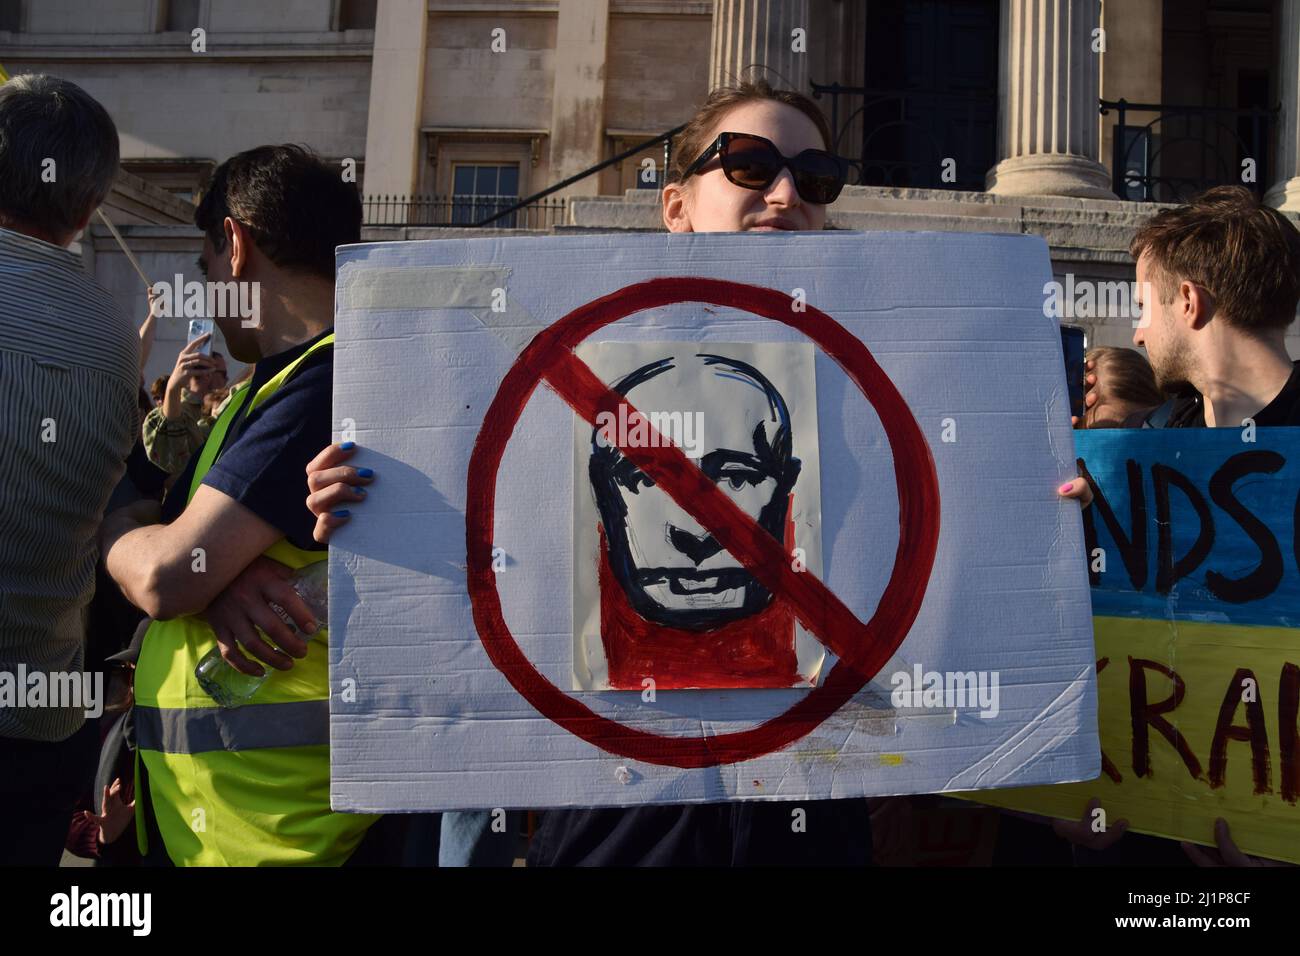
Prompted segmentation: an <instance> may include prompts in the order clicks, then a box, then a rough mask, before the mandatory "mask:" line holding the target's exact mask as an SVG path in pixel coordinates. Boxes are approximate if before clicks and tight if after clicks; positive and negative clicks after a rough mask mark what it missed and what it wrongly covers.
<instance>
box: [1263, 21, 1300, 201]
mask: <svg viewBox="0 0 1300 956" xmlns="http://www.w3.org/2000/svg"><path fill="white" fill-rule="evenodd" d="M1278 46H1279V56H1278V60H1279V62H1278V70H1279V73H1278V77H1279V82H1278V93H1279V94H1280V99H1281V100H1282V113H1281V116H1280V117H1279V126H1278V131H1277V181H1276V182H1274V183H1273V185H1272V186H1271V187H1269V190H1268V192H1266V193H1265V194H1264V202H1266V203H1268V204H1269V205H1270V206H1273V207H1275V208H1277V209H1285V210H1287V211H1288V212H1300V103H1297V97H1300V0H1282V32H1281V33H1280V34H1279V36H1278Z"/></svg>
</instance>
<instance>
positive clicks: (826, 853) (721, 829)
mask: <svg viewBox="0 0 1300 956" xmlns="http://www.w3.org/2000/svg"><path fill="white" fill-rule="evenodd" d="M830 145H831V131H830V128H829V126H828V124H827V122H826V119H825V117H824V116H822V114H821V111H820V110H819V109H818V108H817V105H816V104H815V103H813V102H812V101H811V100H810V99H808V98H807V97H805V96H803V95H801V94H799V93H794V92H789V91H784V90H773V89H772V88H771V87H770V86H768V85H767V84H766V83H764V82H761V81H760V82H754V83H750V82H746V83H742V84H740V85H739V86H736V87H723V88H719V89H716V90H714V91H713V92H712V93H710V94H709V96H708V98H707V99H706V100H705V102H704V104H703V106H701V107H700V109H699V110H698V111H697V112H696V114H695V116H694V117H693V118H692V119H691V121H690V122H689V123H688V124H687V125H686V127H685V128H684V129H683V131H682V133H681V134H680V135H679V136H678V138H677V141H676V143H675V144H674V148H675V152H674V159H673V164H672V167H671V168H670V169H669V170H668V174H667V185H665V187H664V190H663V195H662V203H663V208H662V214H663V222H664V225H665V227H666V228H667V229H668V230H669V231H670V232H774V231H796V232H810V231H821V230H822V229H824V228H825V226H826V207H827V206H828V205H829V204H830V203H832V202H834V201H835V199H836V198H837V197H838V196H839V194H840V191H841V190H842V189H843V187H844V184H845V179H846V176H847V163H846V162H845V161H844V160H843V159H842V158H841V157H839V156H836V155H834V154H833V153H832V152H829V147H830ZM354 451H355V446H354V445H353V444H352V443H351V442H346V443H344V444H343V445H332V446H330V447H329V448H327V449H325V450H324V451H322V452H321V454H320V455H318V456H317V458H316V459H315V461H313V462H312V464H311V466H309V469H308V487H309V488H310V489H311V491H312V494H311V495H310V496H309V497H308V499H307V506H308V508H310V509H311V510H312V512H313V513H314V514H315V515H316V516H317V522H316V538H317V540H319V541H326V540H328V538H329V535H330V533H331V532H332V531H333V529H334V528H337V527H339V526H340V525H342V524H343V523H345V522H346V521H347V520H348V518H349V512H348V511H347V510H346V507H347V503H348V502H354V501H361V500H363V498H364V494H365V492H364V490H363V489H360V488H359V487H357V486H361V485H367V484H369V483H370V482H371V481H373V480H374V475H373V472H372V471H370V470H369V469H355V468H352V467H349V466H346V465H343V464H342V462H344V461H345V460H346V459H347V458H349V457H350V456H351V455H352V454H353V452H354ZM1059 491H1060V493H1061V494H1062V495H1064V496H1067V497H1076V498H1083V497H1085V496H1086V493H1087V485H1086V483H1085V482H1084V481H1083V480H1082V479H1075V480H1074V481H1072V482H1070V483H1068V484H1066V485H1063V486H1062V487H1061V488H1060V489H1059ZM484 816H486V814H485V815H484ZM492 838H493V834H491V833H490V832H487V830H486V828H485V829H484V832H483V837H482V839H483V840H491V839H492ZM507 839H510V840H513V837H511V836H507ZM512 848H513V845H512V844H511V849H512ZM870 862H871V826H870V819H869V815H868V810H867V801H866V800H863V799H848V800H802V801H798V802H797V803H789V802H754V801H734V802H729V803H718V804H702V805H691V806H647V807H634V808H631V809H594V810H561V811H547V812H546V813H544V814H543V817H542V822H541V826H540V829H539V830H538V832H537V833H536V834H535V836H534V839H533V841H532V844H531V847H530V850H529V863H530V864H532V865H575V864H582V865H635V864H650V865H713V866H727V865H753V864H783V863H784V864H799V863H805V864H823V865H825V864H831V865H834V864H840V865H865V864H868V863H870Z"/></svg>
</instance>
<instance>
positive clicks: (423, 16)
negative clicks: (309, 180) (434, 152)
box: [365, 0, 429, 196]
mask: <svg viewBox="0 0 1300 956" xmlns="http://www.w3.org/2000/svg"><path fill="white" fill-rule="evenodd" d="M428 7H429V4H428V0H384V2H383V3H381V4H379V6H378V12H377V13H376V14H375V51H374V59H373V60H372V61H371V66H370V112H369V115H368V116H367V119H366V169H365V193H366V195H388V196H410V195H412V194H413V193H414V192H415V191H416V189H417V188H419V187H418V184H419V181H420V120H421V115H422V109H423V105H424V55H425V53H424V51H425V42H426V39H427V37H428V32H429V9H428Z"/></svg>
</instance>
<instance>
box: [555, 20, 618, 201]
mask: <svg viewBox="0 0 1300 956" xmlns="http://www.w3.org/2000/svg"><path fill="white" fill-rule="evenodd" d="M608 40H609V0H560V15H559V20H558V22H557V24H556V29H555V85H554V87H553V93H552V96H551V137H550V140H551V141H550V151H551V155H550V170H549V178H550V181H551V182H552V183H558V182H560V181H561V180H564V179H568V178H569V177H570V176H573V175H576V174H577V173H580V172H582V171H583V170H584V169H588V168H590V167H592V166H595V165H596V164H597V163H599V162H600V161H601V160H602V159H604V140H605V56H606V45H607V43H608ZM599 192H600V175H599V174H595V175H592V176H588V177H587V178H586V179H582V180H579V181H578V182H576V183H574V184H573V185H572V186H570V187H568V188H567V189H564V190H561V191H560V192H559V193H558V194H557V195H559V196H574V195H577V196H594V195H596V194H597V193H599Z"/></svg>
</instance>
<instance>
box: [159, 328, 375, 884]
mask: <svg viewBox="0 0 1300 956" xmlns="http://www.w3.org/2000/svg"><path fill="white" fill-rule="evenodd" d="M333 343H334V335H333V333H331V334H329V335H326V336H324V337H323V338H322V339H321V340H320V341H319V342H316V343H314V344H313V345H312V347H311V348H309V349H308V350H307V351H306V352H304V353H303V354H302V355H301V356H299V357H298V358H297V359H295V360H294V361H293V362H291V363H289V365H287V366H285V368H284V369H282V370H281V371H280V372H279V374H277V375H276V376H274V377H273V378H271V379H270V380H269V381H268V382H267V383H266V384H265V385H263V386H262V387H261V388H260V389H258V391H257V394H256V395H254V396H252V399H251V401H250V400H249V394H248V393H249V383H247V382H245V383H242V384H241V385H239V386H237V388H236V390H234V391H232V394H231V397H230V401H229V402H228V403H227V405H226V409H225V411H223V412H222V414H221V417H220V418H218V419H217V421H216V423H215V424H214V425H213V427H212V431H211V432H210V433H209V435H208V440H207V441H206V442H205V443H204V445H203V447H202V449H200V451H199V460H198V463H197V464H196V466H195V469H194V478H193V481H192V482H191V483H190V488H189V493H188V497H187V499H186V500H187V502H188V500H189V499H192V498H193V497H194V493H195V492H196V491H197V490H198V488H199V484H200V483H201V482H202V481H203V476H204V475H206V474H207V473H208V470H209V469H210V468H211V467H212V464H213V462H215V461H216V459H217V457H218V455H219V454H220V451H221V443H222V441H223V440H224V438H225V436H226V433H227V432H228V431H229V429H230V428H231V426H232V425H233V424H234V422H235V421H236V420H237V419H238V417H239V415H240V412H241V410H243V406H244V405H245V404H247V405H248V412H251V411H252V410H253V409H254V408H256V407H257V406H258V405H260V404H261V403H262V402H264V401H266V399H267V398H268V397H270V396H271V395H272V394H274V392H275V391H276V390H277V389H279V388H280V387H281V386H282V385H284V383H285V382H286V381H288V379H289V378H290V377H291V376H292V375H293V374H294V373H295V372H296V371H297V370H298V368H299V366H300V365H301V364H302V363H303V361H305V360H306V358H307V357H308V356H309V355H311V354H313V353H314V352H316V351H318V350H320V349H323V348H328V347H330V346H332V345H333ZM305 487H306V486H305V482H304V494H303V496H304V497H306V491H305ZM264 554H265V555H266V556H267V557H268V558H272V559H274V560H276V561H279V562H280V563H282V564H287V565H288V566H289V567H291V568H295V569H296V568H302V567H305V566H306V565H308V564H313V563H315V562H317V561H324V560H326V558H327V557H328V554H327V553H326V552H323V551H305V550H303V549H301V548H296V547H294V546H293V545H291V544H289V542H288V541H287V540H286V539H284V538H281V539H280V540H279V541H277V542H276V543H275V544H273V545H271V547H269V548H267V550H266V551H265V552H264ZM328 634H329V632H328V630H327V629H326V628H322V629H321V630H319V631H317V632H316V633H315V634H313V635H312V636H311V638H310V640H309V641H308V645H307V646H308V649H307V656H306V657H305V658H304V659H302V660H299V661H295V662H294V665H293V668H292V670H288V671H272V673H271V677H270V678H269V679H268V680H267V681H266V683H265V684H263V685H262V687H261V688H260V689H259V690H258V692H257V695H256V697H254V699H253V701H252V702H251V703H248V704H245V705H243V706H242V707H236V708H222V707H218V706H217V703H216V701H214V700H213V699H212V698H211V697H209V696H208V694H207V692H206V691H204V690H203V688H202V687H200V686H199V683H198V680H197V679H196V678H195V676H194V669H195V667H197V666H198V663H199V661H200V660H201V659H202V658H203V656H204V655H205V654H207V653H208V651H209V650H211V649H212V648H213V647H214V646H215V645H216V636H215V635H214V634H213V632H212V629H211V628H210V627H209V626H208V622H207V619H206V618H205V617H204V616H203V615H202V614H189V615H185V616H183V617H178V618H175V619H173V620H170V621H154V622H153V623H152V624H151V625H150V626H149V630H148V632H147V633H146V634H145V639H144V643H143V645H142V646H141V648H140V659H139V661H138V663H137V665H136V671H135V711H134V719H135V733H136V745H137V749H136V754H137V759H138V760H143V761H144V765H145V769H146V770H147V771H148V784H147V785H148V793H147V794H143V795H142V794H141V792H140V787H139V773H138V772H137V774H136V777H137V780H136V784H137V786H136V794H137V798H136V834H137V838H138V840H139V845H140V851H141V852H142V853H144V852H147V848H146V830H145V825H144V816H143V815H144V813H145V812H147V811H146V810H145V806H144V804H145V802H146V801H145V800H142V799H140V797H141V796H147V798H148V801H147V802H148V804H149V806H150V808H151V810H152V812H153V814H154V818H155V820H156V821H157V824H158V828H159V831H160V832H161V833H162V836H163V842H164V843H165V844H166V848H167V854H168V856H170V857H171V859H172V862H174V863H175V864H177V865H178V866H223V865H228V866H268V865H289V864H308V865H316V866H337V865H338V864H341V863H343V862H344V861H345V860H347V858H348V857H349V856H350V855H351V854H352V851H353V850H355V849H356V847H357V844H358V843H360V842H361V838H362V836H364V835H365V832H366V830H367V829H368V828H369V827H370V825H371V824H373V823H374V822H375V821H376V820H378V819H379V818H378V817H377V816H373V815H370V814H351V813H335V812H333V811H332V810H330V794H329V783H330V762H329V759H330V758H329V648H328Z"/></svg>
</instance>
